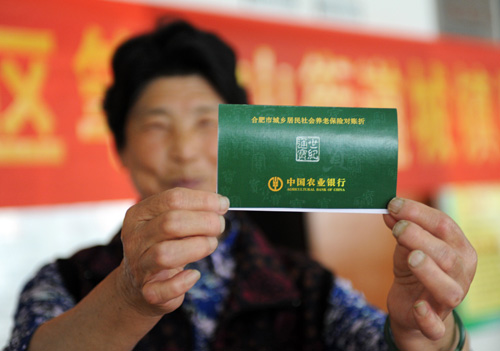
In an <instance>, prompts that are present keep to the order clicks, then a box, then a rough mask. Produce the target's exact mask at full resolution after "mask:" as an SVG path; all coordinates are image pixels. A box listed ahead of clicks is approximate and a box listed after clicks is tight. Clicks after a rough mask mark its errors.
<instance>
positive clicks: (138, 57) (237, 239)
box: [7, 21, 476, 351]
mask: <svg viewBox="0 0 500 351" xmlns="http://www.w3.org/2000/svg"><path fill="white" fill-rule="evenodd" d="M113 71H114V83H113V85H112V86H111V87H110V88H109V90H108V92H107V94H106V98H105V110H106V113H107V117H108V122H109V126H110V128H111V130H112V132H113V134H114V138H115V142H116V147H117V150H118V152H119V155H120V157H121V161H122V163H123V165H124V166H125V167H126V168H127V169H128V170H129V172H130V177H131V179H132V182H133V184H134V185H135V188H136V189H137V191H138V193H139V195H140V198H141V201H140V202H138V203H137V204H136V205H134V206H132V207H131V208H130V209H129V210H128V211H127V214H126V216H125V218H124V221H123V227H122V229H121V232H120V234H118V235H117V236H115V237H114V238H113V239H112V241H111V242H110V243H109V244H108V245H106V246H99V247H93V248H89V249H86V250H83V251H81V252H78V253H77V254H75V255H74V256H73V257H71V258H68V259H61V260H58V261H56V262H54V263H51V264H48V265H46V266H45V267H43V268H42V269H41V270H40V271H39V272H38V273H37V275H36V276H35V277H34V278H33V279H32V280H31V281H30V282H29V283H28V284H27V285H26V287H25V289H24V290H23V292H22V295H21V298H20V304H19V307H18V311H17V314H16V320H15V327H14V331H13V335H12V338H11V341H10V343H9V345H8V346H7V350H26V349H29V350H33V351H34V350H132V349H134V350H323V349H324V350H371V351H375V350H396V349H400V350H419V351H421V350H426V351H430V350H454V349H460V350H462V349H463V350H467V349H468V345H467V342H464V338H465V331H464V330H463V328H462V327H461V325H460V320H459V317H458V315H457V314H456V313H454V312H453V309H454V308H455V307H456V306H457V305H458V304H459V303H460V302H461V301H462V299H463V298H464V297H465V295H466V293H467V291H468V289H469V285H470V283H471V281H472V278H473V276H474V272H475V268H476V253H475V251H474V249H473V248H472V247H471V245H470V244H469V242H468V241H467V239H466V238H465V236H464V234H463V233H462V231H461V230H460V228H459V227H458V226H457V225H456V224H455V223H454V222H453V221H452V220H451V219H450V218H449V217H447V216H446V215H445V214H443V213H442V212H439V211H437V210H435V209H432V208H429V207H427V206H425V205H423V204H420V203H417V202H414V201H411V200H404V199H400V198H395V199H393V200H392V201H391V202H390V203H389V205H388V210H389V214H388V215H385V217H384V219H385V222H386V224H387V226H388V227H389V228H390V229H392V232H393V234H394V236H395V238H396V241H397V245H396V248H395V252H394V274H395V277H394V283H393V285H392V288H391V290H390V293H389V296H388V298H387V308H388V311H389V314H388V315H386V314H385V313H383V312H381V311H378V310H376V309H375V308H373V307H371V306H369V305H368V304H367V303H366V302H365V301H364V300H363V298H362V297H361V296H360V295H359V294H357V293H356V292H354V291H352V290H351V288H350V287H349V284H346V282H345V281H343V280H342V279H340V278H336V277H334V275H333V274H332V273H331V272H329V271H327V270H326V269H324V268H323V267H321V266H320V265H319V264H317V263H315V262H313V261H312V260H311V259H310V258H309V257H307V255H303V254H300V253H297V252H291V251H287V250H281V249H279V250H278V249H276V248H274V247H273V246H272V245H271V244H270V243H269V242H268V241H267V240H266V238H265V236H264V235H263V234H262V232H261V231H260V230H259V229H257V228H256V226H255V225H254V223H252V221H251V220H250V219H249V217H248V216H246V215H245V214H244V213H231V212H228V208H229V200H228V199H227V198H226V197H224V196H223V195H219V194H216V193H214V191H215V189H216V166H217V118H218V116H217V109H218V104H220V103H246V96H245V93H244V91H243V90H242V89H241V88H240V87H238V85H237V83H236V79H235V74H234V72H235V57H234V54H233V52H232V50H231V49H230V48H229V47H228V46H227V45H226V44H225V43H224V42H222V41H221V40H220V39H219V38H218V37H216V36H215V35H213V34H210V33H207V32H204V31H201V30H199V29H196V28H194V27H192V26H191V25H189V24H187V23H185V22H181V21H176V22H170V23H168V24H166V25H163V26H161V27H159V28H158V29H157V30H155V31H154V32H151V33H148V34H144V35H141V36H138V37H135V38H132V39H130V40H129V41H127V42H125V43H124V44H123V45H122V46H121V47H120V48H119V49H118V50H117V52H116V54H115V56H114V59H113ZM271 234H272V233H271ZM384 327H385V328H384ZM384 329H385V333H384ZM464 343H465V345H464Z"/></svg>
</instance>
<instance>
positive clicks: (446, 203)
mask: <svg viewBox="0 0 500 351" xmlns="http://www.w3.org/2000/svg"><path fill="white" fill-rule="evenodd" d="M0 9H1V11H0V301H2V304H1V305H0V346H3V345H4V344H5V343H6V341H7V338H8V335H9V333H10V329H11V327H12V317H13V314H14V310H15V306H16V303H17V296H18V294H19V291H20V289H21V288H22V286H23V284H24V283H25V282H26V280H27V279H29V277H30V276H31V275H33V274H34V273H35V272H36V270H37V269H38V268H39V267H40V266H41V265H42V264H43V263H46V262H49V261H51V260H53V259H54V258H56V257H63V256H68V255H70V254H72V253H73V252H74V251H75V250H77V249H79V248H81V247H85V246H88V245H93V244H98V243H104V242H107V241H108V240H109V239H110V238H111V237H112V235H113V234H114V233H116V231H117V230H118V229H119V228H120V224H121V221H122V219H123V216H124V213H125V211H126V209H127V208H128V207H129V206H130V205H131V204H133V203H134V201H135V200H136V194H135V193H134V192H133V190H132V188H131V187H130V185H129V182H128V178H127V175H126V174H125V173H124V171H123V169H122V168H121V166H120V164H119V163H118V162H117V158H116V155H115V152H114V149H113V147H112V144H111V141H110V136H109V133H108V131H107V129H106V125H105V122H104V117H103V114H102V111H101V107H100V104H101V98H102V94H103V91H104V89H105V87H106V86H107V84H108V83H109V79H110V75H109V59H110V56H111V54H112V52H113V49H114V48H115V47H116V45H117V44H118V43H120V42H121V41H122V40H123V39H124V38H125V37H127V36H128V35H129V34H132V33H136V32H138V31H142V30H145V29H149V28H151V27H152V26H154V24H155V22H156V20H157V19H158V18H160V17H162V16H174V17H181V18H184V19H187V20H189V21H192V22H193V23H195V24H197V25H199V26H201V27H203V28H206V29H209V30H211V31H214V32H216V33H218V34H220V35H221V36H222V37H224V38H225V39H226V40H227V41H228V42H230V43H231V44H232V45H233V46H234V47H235V49H236V51H237V54H238V68H237V74H238V77H239V80H240V82H241V84H242V85H244V86H245V87H246V88H247V90H248V92H249V96H250V100H251V102H252V103H256V104H287V105H326V106H359V107H393V108H397V109H398V123H399V152H400V156H399V178H398V195H400V196H405V197H411V198H414V199H417V200H420V201H423V202H426V203H429V204H430V205H433V206H435V207H438V208H440V209H442V210H443V211H445V212H446V213H448V214H449V215H450V216H452V217H453V218H454V219H455V220H456V221H457V222H458V223H459V224H460V225H461V226H462V228H463V229H464V231H465V233H466V235H467V236H468V238H469V240H470V241H471V242H472V243H473V245H474V246H475V248H476V250H477V251H478V254H479V265H478V271H477V274H476V277H475V280H474V282H473V285H472V287H471V290H470V292H469V294H468V297H467V298H466V300H465V301H464V302H463V303H462V305H461V306H460V312H461V315H462V316H463V319H464V321H465V323H466V324H467V326H468V328H469V331H470V333H471V335H472V346H473V349H474V350H476V351H490V350H491V351H493V350H498V349H499V348H500V47H499V44H500V43H499V40H500V0H475V1H468V0H407V1H398V0H378V1H369V0H265V1H264V0H156V1H152V0H151V1H145V0H137V1H132V0H131V1H127V2H122V1H97V0H85V1H83V0H72V1H66V0H65V1H63V0H16V1H8V0H0ZM307 225H308V229H309V233H310V234H309V236H308V238H307V250H309V251H310V253H311V255H313V256H314V257H315V258H317V259H318V260H319V261H320V262H322V263H323V264H324V265H326V266H327V267H330V268H332V269H333V270H335V271H336V272H337V274H339V275H342V276H345V277H347V278H349V279H351V280H352V282H353V285H354V286H355V287H356V288H357V289H359V290H361V291H362V292H363V293H364V294H365V295H366V296H367V298H368V300H369V301H370V302H371V303H373V304H375V305H377V306H378V307H380V308H383V309H385V296H386V295H387V291H388V289H389V286H390V283H391V280H392V250H393V248H394V240H393V238H392V236H391V233H390V232H389V231H388V230H387V229H386V228H385V227H384V225H383V223H382V219H381V217H380V216H379V215H365V214H363V215H361V214H356V215H353V214H344V215H343V214H324V213H323V214H316V213H315V214H308V215H307Z"/></svg>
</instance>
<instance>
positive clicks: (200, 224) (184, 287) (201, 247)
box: [117, 188, 229, 317]
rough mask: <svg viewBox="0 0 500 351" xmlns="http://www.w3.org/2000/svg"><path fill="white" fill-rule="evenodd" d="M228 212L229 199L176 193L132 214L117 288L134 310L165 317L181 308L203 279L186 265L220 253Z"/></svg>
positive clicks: (143, 205) (162, 195)
mask: <svg viewBox="0 0 500 351" xmlns="http://www.w3.org/2000/svg"><path fill="white" fill-rule="evenodd" d="M228 208H229V200H228V199H227V198H226V197H224V196H221V195H218V194H215V193H209V192H205V191H199V190H191V189H185V188H175V189H170V190H167V191H164V192H162V193H159V194H156V195H154V196H151V197H148V198H146V199H145V200H143V201H141V202H139V203H137V204H136V205H134V206H132V207H131V208H130V209H129V210H128V211H127V214H126V216H125V219H124V221H123V228H122V233H121V236H122V237H121V239H122V243H123V254H124V258H123V261H122V263H121V265H120V267H119V268H118V272H117V273H118V275H117V278H118V279H117V284H118V289H119V292H120V293H121V294H123V295H122V296H123V297H124V299H125V300H126V301H127V303H128V304H129V305H130V306H131V307H132V308H133V309H134V310H136V311H137V312H138V313H140V314H142V315H144V316H150V317H153V316H156V317H160V316H163V315H164V314H166V313H170V312H172V311H174V310H175V309H177V308H178V307H179V306H180V305H181V304H182V301H183V299H184V294H185V293H186V292H187V291H188V290H189V289H190V288H191V287H192V286H193V285H194V284H195V283H196V282H197V281H198V279H199V278H200V273H199V272H198V271H195V270H184V266H185V265H186V264H188V263H190V262H194V261H197V260H200V259H202V258H204V257H206V256H208V255H210V254H211V253H212V252H213V251H214V250H215V249H216V247H217V236H218V235H220V234H221V233H222V232H223V231H224V227H225V222H224V217H223V215H224V214H225V213H226V212H227V210H228Z"/></svg>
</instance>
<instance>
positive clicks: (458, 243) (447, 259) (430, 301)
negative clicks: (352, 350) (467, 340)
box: [384, 198, 477, 350]
mask: <svg viewBox="0 0 500 351" xmlns="http://www.w3.org/2000/svg"><path fill="white" fill-rule="evenodd" d="M388 209H389V214H388V215H384V221H385V223H386V225H387V226H388V227H389V228H390V229H392V232H393V234H394V237H395V238H396V241H397V245H396V248H395V251H394V282H393V285H392V287H391V290H390V291H389V295H388V298H387V308H388V311H389V316H390V321H391V326H392V330H393V335H394V339H395V341H396V344H397V345H398V347H399V348H400V349H402V350H422V349H423V348H422V347H423V345H429V347H428V348H425V350H432V349H436V350H438V349H440V348H444V349H449V348H450V347H453V346H452V345H454V344H455V343H456V340H455V339H454V338H455V327H454V321H453V315H452V314H451V312H452V310H453V309H454V308H455V307H457V306H458V305H459V304H460V303H461V302H462V300H463V299H464V297H465V295H466V294H467V292H468V290H469V287H470V284H471V282H472V279H473V277H474V274H475V271H476V265H477V254H476V251H475V250H474V248H473V247H472V246H471V244H470V243H469V241H468V240H467V238H466V237H465V235H464V233H463V232H462V230H461V229H460V228H459V226H458V225H457V224H456V223H455V222H454V221H453V220H452V219H451V218H450V217H449V216H448V215H446V214H445V213H443V212H441V211H438V210H436V209H433V208H431V207H428V206H426V205H424V204H421V203H418V202H415V201H411V200H406V199H400V198H395V199H393V200H392V201H391V202H390V203H389V205H388Z"/></svg>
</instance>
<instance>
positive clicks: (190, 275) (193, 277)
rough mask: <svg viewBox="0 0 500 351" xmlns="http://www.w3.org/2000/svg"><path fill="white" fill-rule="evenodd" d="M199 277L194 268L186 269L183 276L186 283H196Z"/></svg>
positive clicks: (199, 274)
mask: <svg viewBox="0 0 500 351" xmlns="http://www.w3.org/2000/svg"><path fill="white" fill-rule="evenodd" d="M200 277H201V273H200V272H199V271H197V270H196V269H190V270H188V271H187V274H186V275H185V276H184V282H185V283H187V284H194V283H196V282H197V281H198V280H199V279H200Z"/></svg>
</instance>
